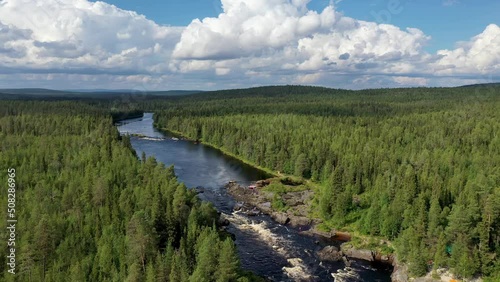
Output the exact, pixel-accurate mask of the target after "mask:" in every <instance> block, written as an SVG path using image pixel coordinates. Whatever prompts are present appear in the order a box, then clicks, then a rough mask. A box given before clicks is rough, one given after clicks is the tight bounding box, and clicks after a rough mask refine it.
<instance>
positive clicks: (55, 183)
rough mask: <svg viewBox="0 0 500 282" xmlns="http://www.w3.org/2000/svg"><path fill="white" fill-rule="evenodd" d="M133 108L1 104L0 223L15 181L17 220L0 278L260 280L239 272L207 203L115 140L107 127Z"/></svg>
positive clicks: (124, 140) (169, 171) (123, 140)
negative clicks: (9, 260) (12, 258)
mask: <svg viewBox="0 0 500 282" xmlns="http://www.w3.org/2000/svg"><path fill="white" fill-rule="evenodd" d="M135 107H136V106H134V105H131V104H130V103H122V102H116V101H98V102H96V101H17V100H3V101H0V171H1V172H2V173H0V182H1V183H2V187H4V188H2V189H1V191H0V199H1V200H0V205H1V206H2V208H1V209H0V217H1V218H2V219H7V204H8V197H7V193H8V189H7V188H6V185H7V183H11V181H10V180H9V182H8V180H7V178H8V177H15V178H14V179H15V197H16V210H15V215H16V219H17V223H16V234H17V237H16V240H15V245H14V246H11V247H14V248H16V268H15V273H16V274H15V275H12V274H11V273H9V272H8V271H7V270H8V268H9V266H8V265H7V264H6V263H2V264H0V272H1V273H2V274H1V278H0V280H2V281H147V282H152V281H155V282H156V281H196V282H199V281H220V282H224V281H259V280H258V278H256V277H253V276H252V275H251V274H248V273H246V272H244V271H242V270H241V269H240V266H239V259H238V256H237V253H236V249H235V245H234V243H233V240H232V239H231V237H230V236H229V235H228V234H227V233H225V232H222V231H221V230H220V228H218V225H217V223H218V213H217V211H216V210H215V209H214V208H213V207H212V205H211V204H209V203H206V202H201V201H200V200H199V198H198V197H197V196H196V195H195V192H194V191H192V190H189V189H187V188H186V186H185V185H184V184H182V183H179V182H178V181H177V179H176V176H175V174H174V170H173V168H172V167H165V166H164V165H163V164H160V163H157V161H156V160H155V159H153V158H147V159H146V157H145V156H141V157H139V158H138V157H137V156H136V155H135V152H134V150H133V149H132V147H131V144H130V140H129V138H128V137H126V136H124V137H121V136H120V135H119V133H118V131H117V129H116V127H114V124H113V121H114V120H116V119H119V118H124V117H127V116H135V115H137V114H138V112H137V111H136V110H134V108H135ZM12 169H14V170H15V172H13V173H11V172H12V171H13V170H12ZM14 174H15V176H12V175H14ZM6 224H7V221H6V220H2V221H1V223H0V230H1V231H0V236H1V238H8V236H9V234H8V230H7V229H6ZM11 247H7V243H5V246H4V247H2V248H0V256H2V257H3V258H4V259H5V258H6V257H7V255H8V252H9V249H10V248H11Z"/></svg>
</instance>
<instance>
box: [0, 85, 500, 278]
mask: <svg viewBox="0 0 500 282" xmlns="http://www.w3.org/2000/svg"><path fill="white" fill-rule="evenodd" d="M6 99H9V98H6ZM30 99H31V98H30ZM42 100H44V99H43V98H40V97H37V98H36V100H26V101H25V100H23V99H18V98H16V99H14V100H2V101H0V144H1V145H0V160H1V161H0V166H1V167H0V169H1V170H2V171H3V172H4V173H2V174H0V181H1V182H2V183H7V177H8V173H7V171H8V169H9V168H15V171H16V172H15V174H16V176H15V181H16V207H17V208H16V215H17V218H18V225H17V234H18V237H17V239H16V246H17V248H18V253H17V254H18V257H17V258H16V260H17V262H18V268H17V274H16V276H15V277H13V276H11V275H8V274H7V269H8V266H7V265H6V264H2V265H1V266H0V270H1V271H2V273H3V278H2V279H1V280H5V281H13V280H14V278H15V280H16V281H44V280H45V281H196V282H198V281H253V280H255V279H257V278H255V277H253V276H252V275H251V274H248V273H246V272H244V271H242V270H241V269H240V266H239V262H238V261H239V260H238V257H237V253H236V249H235V245H234V243H233V241H232V240H231V238H230V237H229V236H228V235H227V234H226V233H224V232H222V231H220V229H219V228H218V226H217V222H218V214H217V212H216V210H215V209H214V208H213V207H212V206H211V205H210V204H208V203H204V202H201V201H200V200H199V198H198V197H197V196H196V195H195V192H194V191H192V190H189V189H187V188H186V187H185V186H184V185H183V184H180V183H179V182H178V181H177V179H176V176H175V174H174V170H173V168H172V167H165V166H164V165H162V164H159V163H157V162H156V161H155V160H154V159H153V158H145V157H140V156H139V158H138V157H137V156H136V155H135V152H134V150H133V148H132V147H131V144H130V140H129V138H128V137H126V136H123V137H122V136H120V135H119V133H118V131H117V129H116V128H115V127H114V125H113V123H114V122H115V121H116V120H117V119H122V118H126V117H134V116H137V115H139V114H140V113H142V112H144V111H153V112H155V125H156V127H158V128H164V129H167V130H170V131H174V132H177V133H180V134H182V135H184V136H186V137H188V138H190V139H196V140H201V141H202V142H204V143H207V144H209V145H212V146H214V147H217V148H220V149H221V150H222V151H224V152H227V153H230V154H232V155H235V156H237V157H238V158H240V159H242V160H244V161H246V162H249V163H252V164H254V165H258V166H260V167H263V168H266V169H268V170H270V171H274V172H275V173H276V174H277V175H281V176H292V177H295V178H302V179H304V180H305V181H306V182H307V183H308V187H310V189H312V190H313V191H314V194H315V196H314V200H313V202H312V203H310V205H311V215H310V216H311V217H314V218H320V219H321V220H322V221H323V223H322V225H321V227H322V228H325V229H335V230H345V231H349V232H351V233H352V234H353V235H354V236H355V237H356V236H360V237H370V238H377V240H378V239H380V240H388V241H390V242H391V246H392V247H393V249H394V250H395V252H396V254H397V256H398V258H399V260H401V261H403V262H405V263H406V264H407V265H408V267H409V270H410V272H411V273H412V274H413V275H415V276H420V275H424V274H425V273H426V272H428V271H431V270H432V269H437V268H448V269H450V270H451V271H452V272H453V273H454V274H455V275H457V276H458V277H473V276H477V275H479V276H482V277H485V278H486V279H490V280H489V281H498V279H499V278H500V263H499V260H498V258H499V256H500V110H499V109H500V87H498V86H497V87H482V86H477V87H462V88H413V89H389V90H388V89H378V90H363V91H348V90H336V89H327V88H319V87H299V86H283V87H261V88H252V89H241V90H226V91H215V92H207V93H202V94H196V95H187V96H176V97H141V98H140V99H135V100H134V99H115V98H110V99H99V100H95V99H69V100H68V99H67V98H66V97H63V98H57V99H51V100H52V101H42ZM0 193H1V203H0V204H1V205H2V206H3V207H6V206H7V204H8V197H7V190H6V189H2V190H1V192H0ZM0 210H1V212H0V215H1V216H2V218H7V210H6V209H3V208H2V209H0ZM5 224H6V222H5V221H2V222H1V223H0V230H1V231H0V234H1V236H3V238H7V236H8V230H7V229H6V226H5ZM0 252H1V253H0V255H1V256H3V257H6V256H7V254H8V249H6V248H1V251H0ZM486 281H488V280H486Z"/></svg>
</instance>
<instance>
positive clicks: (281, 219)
mask: <svg viewBox="0 0 500 282" xmlns="http://www.w3.org/2000/svg"><path fill="white" fill-rule="evenodd" d="M271 218H272V219H274V220H275V221H276V222H278V223H279V224H282V225H285V224H287V223H288V222H289V221H290V218H288V215H287V214H286V213H283V212H273V213H271Z"/></svg>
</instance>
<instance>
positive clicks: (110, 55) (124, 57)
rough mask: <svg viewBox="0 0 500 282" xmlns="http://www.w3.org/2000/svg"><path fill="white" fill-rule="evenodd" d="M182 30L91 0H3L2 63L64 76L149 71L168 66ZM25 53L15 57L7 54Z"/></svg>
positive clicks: (0, 24)
mask: <svg viewBox="0 0 500 282" xmlns="http://www.w3.org/2000/svg"><path fill="white" fill-rule="evenodd" d="M181 31H182V28H175V27H165V26H160V25H158V24H156V23H155V22H153V21H150V20H148V19H146V18H145V17H144V16H142V15H139V14H137V13H135V12H131V11H125V10H121V9H119V8H117V7H115V6H113V5H110V4H107V3H104V2H89V1H86V0H1V1H0V39H3V40H2V42H3V46H2V45H0V64H1V65H3V66H4V67H8V68H13V69H24V71H28V72H29V71H30V70H46V71H51V70H53V71H61V72H89V73H91V72H94V71H96V72H102V71H105V72H110V73H113V72H122V73H123V72H148V71H152V70H154V67H155V65H158V64H162V65H164V64H165V61H167V60H168V58H169V57H170V54H171V51H172V49H173V47H174V45H175V44H176V42H177V41H178V39H179V36H180V33H181ZM14 48H15V49H16V50H20V52H18V53H21V54H22V56H21V54H17V55H15V56H14V57H15V59H13V58H12V57H13V56H12V54H11V55H9V52H5V50H11V49H14Z"/></svg>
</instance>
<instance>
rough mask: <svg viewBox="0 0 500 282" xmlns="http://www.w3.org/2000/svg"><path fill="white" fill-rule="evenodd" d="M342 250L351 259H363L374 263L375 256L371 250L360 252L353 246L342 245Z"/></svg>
mask: <svg viewBox="0 0 500 282" xmlns="http://www.w3.org/2000/svg"><path fill="white" fill-rule="evenodd" d="M340 248H341V250H342V252H343V253H344V255H346V256H347V257H349V258H355V259H362V260H366V261H374V260H375V255H374V253H373V252H372V251H371V250H358V249H355V248H353V247H352V246H351V245H347V244H342V245H341V247H340Z"/></svg>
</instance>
